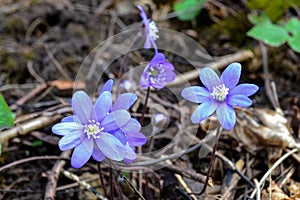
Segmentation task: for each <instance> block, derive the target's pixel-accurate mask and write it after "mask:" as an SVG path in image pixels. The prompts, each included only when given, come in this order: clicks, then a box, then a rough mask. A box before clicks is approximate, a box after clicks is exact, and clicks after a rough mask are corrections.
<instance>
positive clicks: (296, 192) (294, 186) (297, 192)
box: [286, 179, 300, 200]
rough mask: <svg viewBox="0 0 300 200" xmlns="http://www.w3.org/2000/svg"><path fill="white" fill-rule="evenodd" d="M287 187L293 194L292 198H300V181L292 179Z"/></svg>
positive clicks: (296, 199) (293, 199)
mask: <svg viewBox="0 0 300 200" xmlns="http://www.w3.org/2000/svg"><path fill="white" fill-rule="evenodd" d="M286 187H287V189H288V191H289V193H290V195H291V199H292V200H298V199H300V183H298V182H296V181H294V180H292V179H290V180H289V182H288V184H287V186H286Z"/></svg>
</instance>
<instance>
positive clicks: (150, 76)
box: [140, 53, 176, 89]
mask: <svg viewBox="0 0 300 200" xmlns="http://www.w3.org/2000/svg"><path fill="white" fill-rule="evenodd" d="M175 78H176V74H175V72H174V66H173V65H172V64H171V63H169V62H167V61H166V58H165V56H164V54H162V53H157V54H156V55H155V56H154V57H153V58H152V60H151V61H150V63H149V64H148V65H147V67H146V68H145V69H144V71H143V74H142V76H141V79H140V85H141V86H142V87H150V86H152V87H154V88H156V89H161V88H163V87H165V83H168V82H172V81H174V79H175Z"/></svg>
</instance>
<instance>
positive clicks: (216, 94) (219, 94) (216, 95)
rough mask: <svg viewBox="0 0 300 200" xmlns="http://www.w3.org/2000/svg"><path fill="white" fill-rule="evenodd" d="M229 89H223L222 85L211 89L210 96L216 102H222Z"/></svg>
mask: <svg viewBox="0 0 300 200" xmlns="http://www.w3.org/2000/svg"><path fill="white" fill-rule="evenodd" d="M228 91H229V88H227V87H225V85H224V84H222V85H218V86H215V87H213V91H212V92H211V93H210V96H211V97H212V98H213V99H215V100H217V101H224V100H225V99H226V96H227V94H228Z"/></svg>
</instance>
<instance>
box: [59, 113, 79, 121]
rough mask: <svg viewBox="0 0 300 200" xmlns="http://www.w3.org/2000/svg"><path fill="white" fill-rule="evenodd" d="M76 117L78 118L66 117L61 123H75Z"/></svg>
mask: <svg viewBox="0 0 300 200" xmlns="http://www.w3.org/2000/svg"><path fill="white" fill-rule="evenodd" d="M74 116H76V115H71V116H67V117H64V118H62V119H61V122H74Z"/></svg>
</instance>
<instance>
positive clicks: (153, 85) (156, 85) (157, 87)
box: [151, 83, 165, 90]
mask: <svg viewBox="0 0 300 200" xmlns="http://www.w3.org/2000/svg"><path fill="white" fill-rule="evenodd" d="M151 86H152V87H154V88H156V89H158V90H159V89H162V88H164V87H165V84H163V83H152V84H151Z"/></svg>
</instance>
